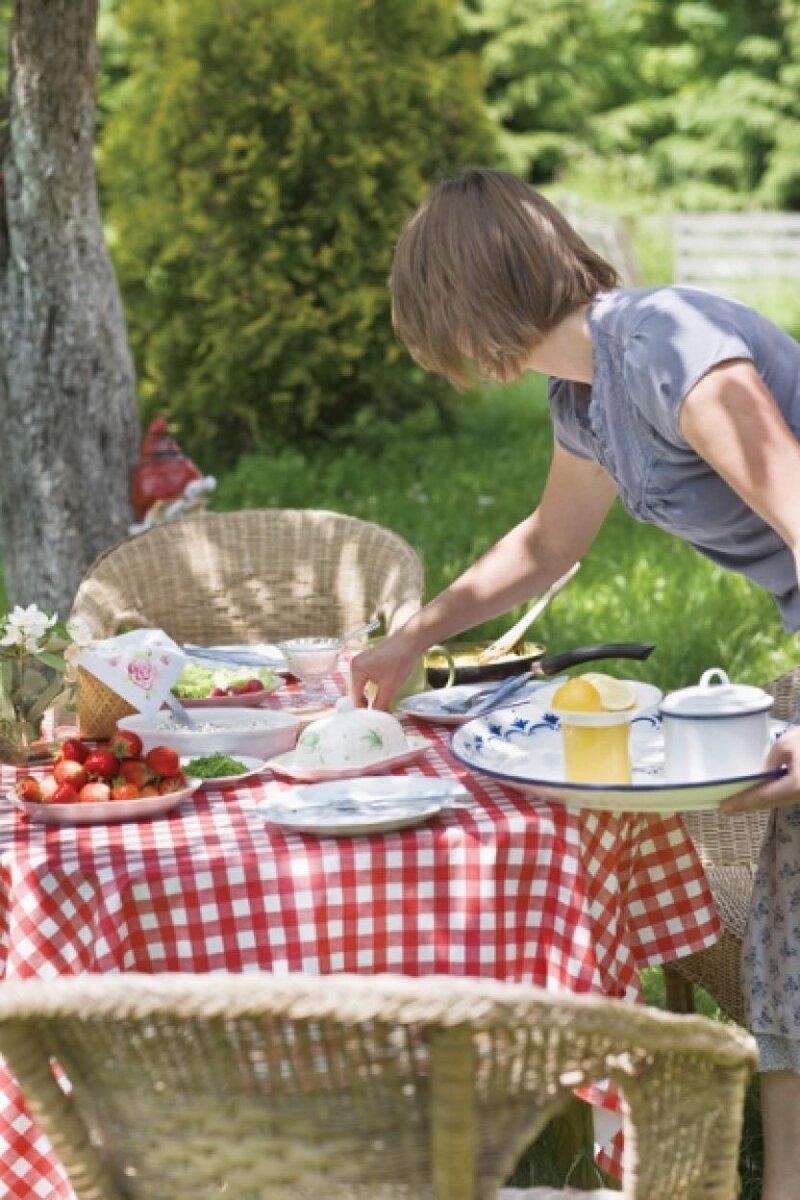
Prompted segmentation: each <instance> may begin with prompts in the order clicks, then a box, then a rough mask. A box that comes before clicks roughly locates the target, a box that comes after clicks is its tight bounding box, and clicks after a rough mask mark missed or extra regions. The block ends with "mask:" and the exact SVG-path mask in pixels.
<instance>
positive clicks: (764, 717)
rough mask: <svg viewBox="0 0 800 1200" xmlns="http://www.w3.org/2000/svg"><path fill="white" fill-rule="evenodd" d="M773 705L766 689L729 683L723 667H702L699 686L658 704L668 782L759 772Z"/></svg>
mask: <svg viewBox="0 0 800 1200" xmlns="http://www.w3.org/2000/svg"><path fill="white" fill-rule="evenodd" d="M715 681H716V682H715ZM773 704H774V699H773V697H772V696H770V695H769V693H768V692H765V691H763V690H762V688H759V687H752V686H750V685H749V684H741V683H731V681H730V680H729V679H728V676H727V675H726V673H725V672H724V671H723V670H721V668H719V667H711V668H709V670H708V671H704V672H703V674H702V675H701V677H700V682H699V683H698V684H697V685H696V686H694V687H687V688H681V689H680V690H679V691H676V692H670V693H669V695H667V696H665V698H664V700H663V701H662V702H661V705H660V707H659V713H660V714H661V721H662V726H663V729H664V775H665V778H666V780H667V782H668V783H698V782H703V781H707V780H710V779H736V778H738V777H740V776H743V775H754V774H756V773H757V772H758V771H761V770H762V769H763V766H764V759H765V757H766V754H767V750H768V748H769V743H770V709H771V708H772V705H773Z"/></svg>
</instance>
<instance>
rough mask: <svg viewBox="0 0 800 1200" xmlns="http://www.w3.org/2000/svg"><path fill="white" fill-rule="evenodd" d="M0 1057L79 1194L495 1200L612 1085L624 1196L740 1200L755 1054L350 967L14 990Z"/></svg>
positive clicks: (529, 1000) (4, 998)
mask: <svg viewBox="0 0 800 1200" xmlns="http://www.w3.org/2000/svg"><path fill="white" fill-rule="evenodd" d="M0 1051H2V1053H3V1054H4V1055H6V1057H7V1059H8V1061H9V1063H10V1065H11V1067H12V1069H13V1070H14V1073H15V1074H16V1076H17V1079H18V1080H19V1082H20V1085H21V1087H22V1089H23V1091H24V1093H25V1096H26V1099H27V1101H28V1104H29V1105H30V1107H31V1109H32V1111H33V1113H34V1115H35V1116H36V1118H37V1120H38V1121H39V1122H40V1124H41V1125H42V1126H43V1128H44V1129H45V1130H46V1132H47V1133H48V1135H49V1136H50V1138H51V1140H52V1142H53V1144H54V1147H55V1149H56V1151H57V1152H58V1154H59V1156H60V1158H61V1160H62V1162H63V1164H64V1165H65V1167H66V1169H67V1171H68V1173H69V1175H70V1178H71V1180H72V1182H73V1185H74V1187H75V1190H76V1193H77V1195H78V1197H79V1200H90V1198H91V1200H122V1198H123V1197H125V1198H126V1200H176V1197H179V1196H180V1197H184V1196H185V1197H189V1196H191V1197H192V1200H211V1198H212V1197H213V1198H214V1200H218V1198H219V1196H220V1195H226V1196H231V1197H236V1200H312V1198H313V1200H319V1197H320V1196H325V1198H326V1200H357V1198H358V1200H366V1198H367V1197H369V1198H370V1200H373V1198H374V1200H490V1198H493V1197H495V1196H496V1195H497V1190H498V1188H500V1186H501V1185H502V1183H503V1180H504V1179H506V1178H507V1177H508V1176H509V1174H510V1172H511V1170H512V1168H513V1167H514V1165H515V1163H516V1162H517V1161H518V1159H519V1157H520V1155H521V1154H522V1152H523V1151H524V1149H525V1148H526V1146H527V1145H528V1144H529V1143H530V1141H531V1140H532V1139H533V1138H534V1137H535V1136H536V1135H537V1133H538V1132H539V1131H540V1130H541V1129H542V1128H543V1126H544V1124H545V1123H546V1122H547V1121H548V1119H549V1118H550V1117H551V1116H552V1115H553V1114H554V1113H555V1112H556V1111H557V1110H559V1109H560V1107H561V1106H563V1105H564V1104H565V1103H568V1102H569V1098H570V1096H571V1090H572V1089H573V1088H575V1087H577V1086H579V1085H582V1084H586V1083H588V1082H592V1081H599V1080H602V1079H612V1080H614V1081H615V1082H616V1083H617V1084H618V1085H619V1086H620V1087H621V1088H623V1089H624V1093H625V1097H626V1106H625V1123H626V1136H627V1139H628V1140H627V1150H626V1179H625V1195H626V1196H628V1197H631V1198H632V1197H636V1198H637V1200H645V1198H646V1200H730V1198H731V1197H733V1196H734V1195H735V1194H736V1171H737V1166H736V1164H737V1153H738V1144H739V1136H740V1128H741V1114H742V1107H743V1100H744V1093H745V1089H746V1087H747V1083H748V1080H749V1078H750V1075H751V1071H752V1069H753V1067H754V1064H755V1061H756V1051H755V1045H754V1043H753V1041H752V1039H751V1038H750V1037H749V1036H748V1035H747V1034H745V1033H744V1032H743V1031H741V1030H735V1029H732V1028H727V1027H726V1026H724V1025H722V1024H720V1023H717V1022H712V1021H709V1020H708V1019H706V1018H703V1017H675V1016H672V1015H671V1014H667V1013H662V1012H657V1011H656V1010H652V1009H649V1010H648V1009H643V1008H642V1009H640V1008H636V1007H632V1006H631V1005H629V1004H625V1003H623V1002H621V1001H616V1000H606V999H604V998H597V997H575V996H564V995H553V994H552V993H548V992H544V991H541V990H539V989H535V988H531V987H527V986H523V985H514V984H503V983H500V982H497V981H494V980H485V981H484V980H476V979H472V980H456V979H452V978H445V977H432V978H427V979H411V978H402V977H399V976H371V977H368V976H347V975H337V976H328V977H315V976H309V975H288V976H280V975H278V976H272V975H262V974H248V975H239V976H235V975H218V974H213V975H207V976H191V975H155V976H146V975H137V974H135V973H132V974H126V975H124V976H103V975H82V976H74V977H70V978H61V979H57V980H48V981H44V980H32V981H26V982H19V983H18V982H13V981H12V982H8V983H6V984H4V986H3V988H2V989H0ZM51 1059H56V1060H57V1062H58V1063H59V1065H60V1066H61V1067H62V1068H63V1070H64V1071H65V1072H66V1074H67V1076H68V1078H69V1080H70V1082H71V1084H72V1091H71V1094H70V1095H66V1094H65V1091H64V1090H63V1089H62V1087H60V1086H59V1085H58V1084H57V1083H56V1082H55V1081H54V1078H53V1075H52V1073H51V1068H50V1063H51ZM537 1191H538V1189H534V1190H533V1191H531V1192H529V1193H528V1195H529V1196H530V1197H535V1196H536V1194H537ZM541 1194H544V1193H541Z"/></svg>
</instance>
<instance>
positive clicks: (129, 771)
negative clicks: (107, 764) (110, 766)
mask: <svg viewBox="0 0 800 1200" xmlns="http://www.w3.org/2000/svg"><path fill="white" fill-rule="evenodd" d="M119 774H120V775H121V776H122V778H123V779H124V780H125V782H126V783H132V784H133V785H134V787H137V788H139V790H140V791H141V789H142V788H143V787H144V786H145V784H146V783H149V782H150V780H151V779H152V778H153V772H152V771H151V770H150V768H149V767H148V765H147V763H146V762H144V761H143V760H142V759H141V758H123V760H122V762H121V763H120V764H119Z"/></svg>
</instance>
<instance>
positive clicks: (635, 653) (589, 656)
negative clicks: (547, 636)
mask: <svg viewBox="0 0 800 1200" xmlns="http://www.w3.org/2000/svg"><path fill="white" fill-rule="evenodd" d="M654 650H655V644H654V643H653V642H601V643H600V644H599V645H597V646H579V647H578V649H577V650H565V651H564V652H563V653H562V654H546V655H544V657H542V658H540V659H538V661H537V662H535V663H533V665H532V667H531V672H532V674H534V675H557V674H558V673H559V671H564V670H566V669H567V667H577V666H579V665H580V664H581V663H586V662H595V661H596V660H597V659H599V658H638V659H645V658H649V657H650V655H651V654H652V653H653V651H654Z"/></svg>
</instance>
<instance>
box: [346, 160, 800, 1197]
mask: <svg viewBox="0 0 800 1200" xmlns="http://www.w3.org/2000/svg"><path fill="white" fill-rule="evenodd" d="M390 286H391V294H392V305H393V322H394V325H395V328H396V330H397V332H398V334H399V336H400V337H401V339H402V340H403V341H404V342H405V344H406V346H407V347H408V349H409V351H410V352H411V354H412V355H413V357H414V358H415V359H416V360H417V362H419V363H420V364H421V365H422V366H423V367H425V368H427V369H429V370H432V371H436V372H438V373H439V374H441V375H443V376H444V377H445V378H447V379H448V380H449V381H450V382H451V383H452V384H454V386H456V387H459V388H464V387H468V386H469V385H471V384H472V383H474V382H475V381H476V380H477V379H484V380H493V381H500V382H503V383H505V382H509V381H511V380H513V379H517V378H518V377H519V376H521V375H523V374H524V373H525V372H526V371H536V372H540V373H542V374H546V375H548V376H549V377H550V381H549V403H550V410H551V415H552V420H553V428H554V435H555V436H554V445H553V457H552V462H551V466H550V471H549V475H548V478H547V482H546V484H545V487H544V491H543V493H542V496H541V499H540V502H539V505H538V507H537V508H536V509H535V511H534V512H533V513H531V515H530V516H529V517H526V518H525V520H523V521H522V522H520V524H519V525H517V526H516V527H515V528H514V529H512V530H511V531H510V532H509V533H507V534H506V535H505V536H504V537H503V538H501V540H500V541H499V542H498V543H497V544H496V545H495V546H494V547H493V548H492V549H490V550H489V551H488V552H487V553H486V554H484V555H483V556H482V557H481V558H480V559H479V560H478V561H477V562H476V563H474V564H473V566H471V567H469V568H468V569H467V570H466V571H465V572H464V573H463V574H462V575H461V576H460V577H459V578H458V579H456V580H455V582H454V583H452V584H451V585H450V586H449V587H448V588H446V589H445V590H444V591H443V592H442V593H441V594H440V595H439V596H437V597H436V598H435V599H434V600H432V601H431V602H430V603H429V604H428V605H427V606H426V607H425V608H423V609H422V610H421V611H420V612H418V613H417V614H415V615H414V616H413V617H412V618H411V619H410V620H409V621H408V623H407V624H406V625H404V626H403V628H402V629H400V630H398V631H397V632H396V633H394V634H393V635H392V636H391V637H388V638H386V639H385V640H384V641H383V642H381V643H380V644H379V645H377V646H375V647H373V648H371V649H368V650H366V651H365V652H363V653H362V654H360V655H358V656H357V657H356V658H355V659H354V660H353V663H352V667H351V678H352V690H353V694H354V697H355V698H356V699H357V701H358V702H359V703H364V702H365V701H364V689H365V687H366V685H367V683H368V682H370V681H371V682H372V684H373V685H374V686H375V687H376V688H377V692H376V700H375V703H376V704H377V706H379V707H383V708H385V707H387V706H388V704H389V703H390V701H391V700H392V697H393V696H394V694H395V693H396V692H397V690H398V688H400V686H401V685H402V684H403V683H404V682H405V680H406V679H407V678H408V677H409V675H410V674H411V671H412V669H413V666H414V664H415V663H416V661H417V660H418V658H419V656H420V655H421V654H423V653H424V651H425V650H426V649H428V647H430V646H431V645H432V644H433V643H435V642H442V641H446V640H447V639H448V638H450V637H452V636H453V635H454V634H456V633H460V632H462V631H463V630H465V629H470V628H472V627H473V626H475V625H477V624H480V623H481V622H483V621H486V620H488V619H489V618H491V617H495V616H498V615H499V614H501V613H504V612H507V611H508V610H509V609H511V608H513V607H514V606H515V605H518V604H521V603H523V602H524V601H526V600H528V599H529V598H530V597H531V596H532V595H534V594H536V593H537V592H542V591H544V590H545V588H547V587H548V586H549V585H550V584H551V583H552V582H553V581H554V580H556V579H558V578H559V576H561V575H563V574H564V572H565V571H566V570H567V569H568V568H569V567H570V566H571V565H572V564H573V563H574V562H575V561H576V560H577V559H578V558H580V557H582V556H583V555H584V554H585V553H586V551H587V550H588V548H589V547H590V546H591V544H592V542H593V541H594V539H595V538H596V536H597V534H598V532H599V530H600V527H601V525H602V523H603V520H604V519H605V517H606V514H607V513H608V511H609V509H610V507H611V505H612V503H613V501H614V499H615V498H616V497H617V496H619V498H620V500H621V501H622V504H623V506H624V507H625V508H626V509H627V511H628V512H629V513H630V514H631V515H632V516H633V517H635V518H636V519H637V520H640V521H647V522H651V523H653V524H655V525H657V526H659V527H661V528H662V529H666V530H669V531H670V532H671V533H673V534H675V535H676V536H677V537H679V538H681V539H682V540H684V541H686V542H688V543H689V544H690V545H692V546H694V547H695V548H696V549H697V550H699V551H700V552H701V553H702V554H705V555H707V556H708V557H709V558H711V559H712V560H713V561H714V562H716V563H719V564H720V565H722V566H724V567H727V568H728V569H730V570H732V571H738V572H740V573H742V574H744V575H746V576H748V577H749V578H750V579H752V580H755V582H756V583H758V584H760V585H761V586H762V587H764V588H766V589H767V590H768V591H770V592H772V594H773V595H774V596H775V599H776V602H777V604H778V607H779V609H780V612H781V615H782V619H783V623H784V626H785V628H786V630H787V632H789V633H793V632H795V631H797V630H798V629H800V590H798V578H799V577H800V345H798V344H797V343H796V342H795V341H794V340H793V339H792V338H791V337H789V336H788V334H786V333H784V332H782V331H781V330H780V329H779V328H777V327H776V326H775V325H773V324H772V323H771V322H769V321H768V320H766V318H764V317H762V316H761V315H760V314H759V313H757V312H755V311H754V310H753V309H751V308H748V307H746V306H745V305H743V304H740V303H737V302H735V301H733V300H728V299H724V298H722V297H720V296H717V295H714V294H713V293H710V292H707V291H702V290H699V289H694V288H685V287H658V288H640V289H626V288H621V287H619V286H618V278H617V275H616V272H615V271H614V269H613V267H611V266H610V265H609V264H608V263H607V262H605V261H604V260H603V259H602V258H600V257H599V256H598V255H597V254H595V253H594V251H593V250H591V249H590V248H589V247H588V246H587V245H586V243H585V242H584V241H583V240H582V239H581V238H580V237H579V236H578V234H577V233H576V232H575V230H574V229H572V227H571V226H570V225H569V224H568V222H567V221H566V220H565V219H564V217H563V216H561V214H560V213H559V212H558V211H557V209H555V208H554V207H553V206H552V205H551V204H550V203H549V202H548V201H547V200H545V199H544V198H543V197H542V196H540V195H539V194H538V193H536V192H535V191H533V190H532V189H531V188H529V187H528V186H527V184H524V183H523V182H521V181H520V180H519V179H517V178H516V177H514V176H513V175H509V174H506V173H504V172H501V171H494V170H487V169H480V170H470V171H467V172H466V173H465V174H463V175H462V176H460V177H459V178H457V179H452V180H448V181H446V182H444V183H442V184H440V185H439V186H438V187H436V188H435V189H434V190H433V192H432V193H431V194H430V196H429V197H428V199H427V200H426V201H425V202H424V203H423V204H422V206H421V207H420V209H419V210H418V211H417V212H416V213H415V214H414V216H413V217H412V218H411V220H410V221H409V223H408V225H407V226H406V228H405V230H404V231H403V233H402V235H401V237H400V240H399V242H398V245H397V249H396V252H395V257H394V265H393V269H392V275H391V281H390ZM779 766H783V767H785V773H784V774H783V775H782V776H781V777H780V778H779V779H777V780H775V781H773V782H770V783H768V784H766V785H764V786H762V787H759V788H753V789H751V790H749V791H748V792H745V793H742V794H741V795H739V796H737V797H735V798H733V799H732V800H730V801H728V802H726V804H725V806H724V807H725V808H726V809H727V810H728V811H743V810H746V809H753V808H758V807H769V808H772V809H773V810H774V811H773V814H772V821H771V826H770V832H769V834H768V836H767V839H766V842H765V846H764V849H763V852H762V859H761V864H760V869H759V873H758V878H757V880H756V885H755V892H754V903H753V911H752V919H751V927H750V930H749V935H748V944H747V947H746V954H745V968H746V975H747V990H748V993H749V1002H750V1024H751V1028H752V1030H753V1032H754V1034H755V1036H756V1038H757V1039H758V1041H759V1047H760V1050H761V1055H762V1062H761V1069H762V1071H763V1072H764V1074H763V1076H762V1081H761V1095H762V1111H763V1120H764V1130H765V1178H764V1191H763V1200H800V986H799V984H800V922H798V920H797V917H796V913H797V912H798V911H800V807H797V804H798V801H799V800H800V729H798V730H795V731H793V732H791V733H787V734H785V735H784V736H783V737H782V738H781V739H780V740H779V741H778V742H776V743H775V744H774V745H773V747H772V749H771V750H770V753H769V757H768V760H767V767H768V768H770V769H772V768H777V767H779Z"/></svg>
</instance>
